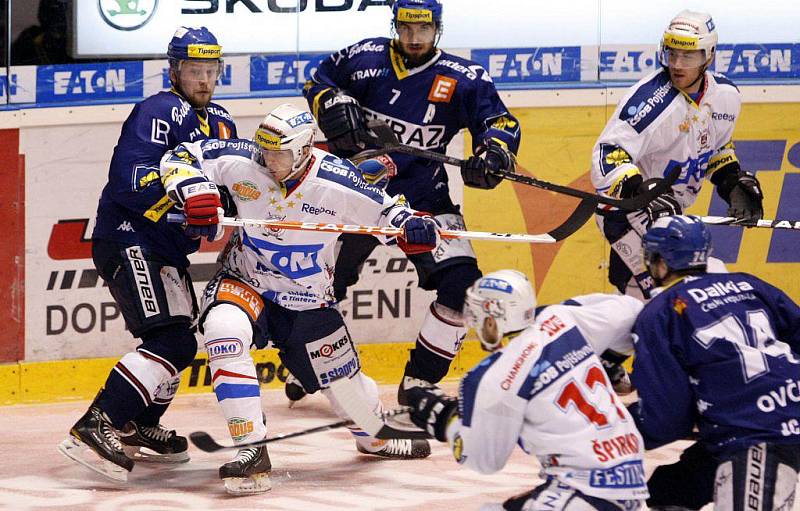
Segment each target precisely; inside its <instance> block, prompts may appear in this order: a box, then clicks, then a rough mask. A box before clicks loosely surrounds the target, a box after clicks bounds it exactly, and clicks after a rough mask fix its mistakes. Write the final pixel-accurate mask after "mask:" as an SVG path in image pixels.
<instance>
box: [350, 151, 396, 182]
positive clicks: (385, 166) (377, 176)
mask: <svg viewBox="0 0 800 511" xmlns="http://www.w3.org/2000/svg"><path fill="white" fill-rule="evenodd" d="M357 157H358V155H356V158H357ZM354 159H355V158H354ZM357 167H358V170H360V171H361V175H362V176H363V177H364V181H366V182H367V183H369V184H371V185H374V186H377V187H379V188H382V189H386V185H388V184H389V180H390V179H391V178H393V177H394V176H395V175H396V174H397V165H395V163H394V160H393V159H392V158H391V157H390V156H389V155H388V154H381V155H380V156H376V157H374V158H370V159H368V160H364V161H362V162H361V163H359V164H358V165H357Z"/></svg>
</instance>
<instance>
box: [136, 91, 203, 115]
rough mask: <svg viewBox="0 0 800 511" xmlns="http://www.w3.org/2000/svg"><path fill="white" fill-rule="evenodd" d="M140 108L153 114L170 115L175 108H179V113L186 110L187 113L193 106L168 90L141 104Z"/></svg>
mask: <svg viewBox="0 0 800 511" xmlns="http://www.w3.org/2000/svg"><path fill="white" fill-rule="evenodd" d="M139 107H140V109H141V110H143V111H146V112H150V113H153V114H161V113H167V114H169V113H171V111H172V109H173V108H177V109H178V111H183V110H185V111H186V112H188V111H189V110H191V109H192V105H190V104H189V102H188V101H186V100H185V99H183V98H182V97H180V96H179V95H177V94H175V93H174V92H171V91H166V90H165V91H161V92H159V93H157V94H153V95H152V96H150V97H149V98H147V99H145V100H144V101H142V102H141V103H139ZM184 115H185V114H184Z"/></svg>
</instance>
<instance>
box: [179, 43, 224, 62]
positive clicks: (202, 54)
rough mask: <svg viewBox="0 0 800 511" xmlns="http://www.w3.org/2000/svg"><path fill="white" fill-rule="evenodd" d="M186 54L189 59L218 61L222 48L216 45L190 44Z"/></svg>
mask: <svg viewBox="0 0 800 511" xmlns="http://www.w3.org/2000/svg"><path fill="white" fill-rule="evenodd" d="M187 54H188V55H189V58H190V59H218V58H220V57H222V46H220V45H218V44H190V45H189V48H188V50H187Z"/></svg>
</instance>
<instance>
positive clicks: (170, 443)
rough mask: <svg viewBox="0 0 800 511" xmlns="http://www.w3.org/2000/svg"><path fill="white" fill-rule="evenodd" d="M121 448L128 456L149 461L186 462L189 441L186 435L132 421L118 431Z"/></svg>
mask: <svg viewBox="0 0 800 511" xmlns="http://www.w3.org/2000/svg"><path fill="white" fill-rule="evenodd" d="M119 439H120V442H122V450H123V451H125V454H126V455H128V457H129V458H131V459H133V460H136V461H144V462H150V463H186V462H187V461H189V453H188V449H189V443H188V442H187V440H186V437H183V436H179V435H178V434H176V433H175V431H174V430H169V429H166V428H164V427H163V426H161V425H160V424H158V425H156V426H140V425H138V424H136V423H135V422H134V421H130V422H129V423H127V424H125V427H123V428H122V431H120V432H119Z"/></svg>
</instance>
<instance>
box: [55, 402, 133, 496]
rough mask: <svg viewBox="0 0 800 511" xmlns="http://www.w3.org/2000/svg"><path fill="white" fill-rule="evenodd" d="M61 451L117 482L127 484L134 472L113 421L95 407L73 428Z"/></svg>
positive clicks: (62, 443) (61, 446) (59, 447)
mask: <svg viewBox="0 0 800 511" xmlns="http://www.w3.org/2000/svg"><path fill="white" fill-rule="evenodd" d="M58 450H59V452H60V453H61V454H63V455H64V456H66V457H67V458H69V459H71V460H73V461H75V462H77V463H80V464H81V465H83V466H84V467H86V468H88V469H90V470H93V471H95V472H97V473H98V474H101V475H103V476H105V477H108V478H109V479H112V480H114V481H118V482H126V481H127V480H128V472H130V471H131V470H133V464H134V462H133V460H132V459H130V458H129V457H128V456H126V455H125V452H124V451H123V450H122V444H121V443H120V441H119V437H117V434H116V432H115V431H114V427H113V426H112V425H111V421H110V420H109V419H108V417H107V416H106V414H105V413H103V412H102V411H101V410H100V409H99V408H98V407H96V406H94V405H92V406H91V407H89V410H88V411H87V412H86V413H85V414H84V415H83V416H82V417H81V418H80V419H78V422H76V423H75V425H74V426H72V429H70V431H69V436H68V437H67V439H66V440H64V441H63V442H61V443H60V444H59V446H58Z"/></svg>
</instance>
